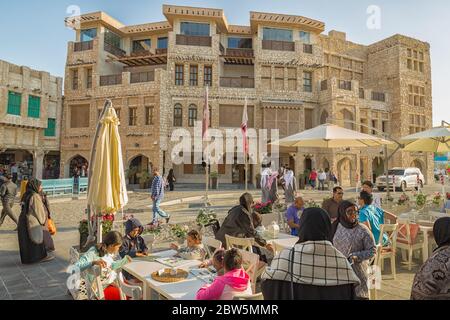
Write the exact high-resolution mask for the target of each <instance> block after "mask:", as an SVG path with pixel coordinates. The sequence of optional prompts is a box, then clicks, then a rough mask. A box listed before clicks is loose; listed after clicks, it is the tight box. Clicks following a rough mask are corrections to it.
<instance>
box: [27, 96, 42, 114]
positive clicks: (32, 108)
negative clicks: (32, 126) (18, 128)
mask: <svg viewBox="0 0 450 320" xmlns="http://www.w3.org/2000/svg"><path fill="white" fill-rule="evenodd" d="M28 117H30V118H37V119H39V118H40V117H41V98H40V97H36V96H29V97H28Z"/></svg>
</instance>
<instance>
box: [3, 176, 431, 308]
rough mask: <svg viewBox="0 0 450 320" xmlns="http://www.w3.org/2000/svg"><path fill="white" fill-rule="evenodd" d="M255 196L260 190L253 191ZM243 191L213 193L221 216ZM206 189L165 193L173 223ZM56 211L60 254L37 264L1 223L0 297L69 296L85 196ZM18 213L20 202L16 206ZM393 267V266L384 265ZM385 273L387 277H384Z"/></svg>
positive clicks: (136, 198) (391, 285)
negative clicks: (26, 259)
mask: <svg viewBox="0 0 450 320" xmlns="http://www.w3.org/2000/svg"><path fill="white" fill-rule="evenodd" d="M438 190H439V186H437V185H434V186H431V187H427V190H426V192H427V193H431V192H435V191H438ZM251 192H252V193H253V194H254V196H255V198H258V197H259V192H258V191H256V190H254V191H251ZM241 193H242V191H239V190H228V191H216V192H211V193H210V195H211V196H210V202H211V204H212V206H213V208H214V210H215V212H216V213H217V215H218V217H219V220H221V219H223V218H224V217H225V215H226V213H227V212H228V210H229V209H230V208H231V207H232V206H233V205H235V204H237V201H238V198H239V195H240V194H241ZM203 194H204V191H174V192H169V193H167V194H166V197H165V200H164V203H163V206H162V208H163V209H164V210H167V212H170V213H171V215H172V218H171V221H170V223H192V221H194V220H195V217H196V215H197V211H198V208H200V207H201V205H202V204H201V203H202V200H201V197H202V195H203ZM329 194H330V193H329V192H327V191H320V192H319V191H303V192H302V195H303V196H304V197H305V198H306V199H314V200H315V201H317V202H319V201H320V202H321V201H322V199H323V198H325V197H327V196H328V195H329ZM356 195H357V194H356V192H355V190H346V192H345V198H348V199H355V198H356ZM129 198H130V201H129V204H128V205H127V207H126V210H125V212H126V213H128V214H133V215H134V216H135V217H136V218H138V219H140V220H141V221H142V223H148V222H150V221H151V207H150V204H151V201H150V198H149V195H148V193H144V192H135V193H130V195H129ZM50 201H51V208H52V214H53V215H52V217H53V219H54V220H55V222H56V225H57V228H58V232H57V234H56V235H55V237H54V241H55V245H56V252H55V256H56V259H55V260H53V261H50V262H46V263H41V264H36V265H22V264H21V262H20V256H19V251H18V241H17V233H16V232H15V231H13V230H14V227H15V226H14V225H13V223H12V222H11V221H10V220H8V219H7V220H6V221H5V223H4V225H3V226H2V227H1V229H0V300H11V299H12V300H24V299H27V300H28V299H32V300H48V299H50V300H60V299H71V296H69V295H68V294H67V289H66V287H65V283H66V280H67V274H66V268H67V266H68V262H69V248H70V247H71V246H74V245H77V244H78V243H79V234H78V222H79V221H80V220H81V219H83V218H85V213H84V209H85V208H86V199H85V198H84V199H83V198H80V199H71V198H70V199H69V198H65V199H64V198H54V199H51V200H50ZM14 211H15V213H16V214H18V213H19V205H18V204H17V205H16V206H15V208H14ZM168 245H169V242H167V241H165V242H159V243H156V244H155V246H154V250H160V249H164V248H168ZM415 262H416V265H415V266H414V267H413V270H412V271H408V269H407V268H406V266H403V265H402V264H401V262H400V259H398V261H397V279H396V280H388V279H385V280H383V282H382V287H381V290H379V291H378V293H377V298H378V299H387V300H400V299H409V295H410V288H411V284H412V281H413V278H414V274H415V272H416V271H417V268H418V264H420V260H417V259H416V260H415ZM385 271H389V266H386V270H385ZM387 273H389V272H387ZM386 278H387V277H386Z"/></svg>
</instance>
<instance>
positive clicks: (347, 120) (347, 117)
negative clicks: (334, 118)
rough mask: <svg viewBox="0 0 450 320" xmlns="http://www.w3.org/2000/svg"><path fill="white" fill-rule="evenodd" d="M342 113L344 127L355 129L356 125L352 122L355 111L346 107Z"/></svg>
mask: <svg viewBox="0 0 450 320" xmlns="http://www.w3.org/2000/svg"><path fill="white" fill-rule="evenodd" d="M341 114H342V119H343V120H344V128H346V129H350V130H354V125H353V122H352V121H354V118H353V113H351V112H350V111H348V110H347V109H344V110H342V111H341Z"/></svg>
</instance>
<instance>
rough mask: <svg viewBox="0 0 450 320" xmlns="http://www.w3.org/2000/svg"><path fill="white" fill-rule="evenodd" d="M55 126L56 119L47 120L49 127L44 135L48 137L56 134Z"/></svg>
mask: <svg viewBox="0 0 450 320" xmlns="http://www.w3.org/2000/svg"><path fill="white" fill-rule="evenodd" d="M55 128H56V119H51V118H49V119H48V121H47V129H45V131H44V136H46V137H54V136H56V132H55Z"/></svg>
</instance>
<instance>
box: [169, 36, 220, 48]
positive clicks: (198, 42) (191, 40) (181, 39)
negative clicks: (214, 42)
mask: <svg viewBox="0 0 450 320" xmlns="http://www.w3.org/2000/svg"><path fill="white" fill-rule="evenodd" d="M176 43H177V45H184V46H200V47H211V37H209V36H186V35H183V34H177V40H176Z"/></svg>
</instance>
